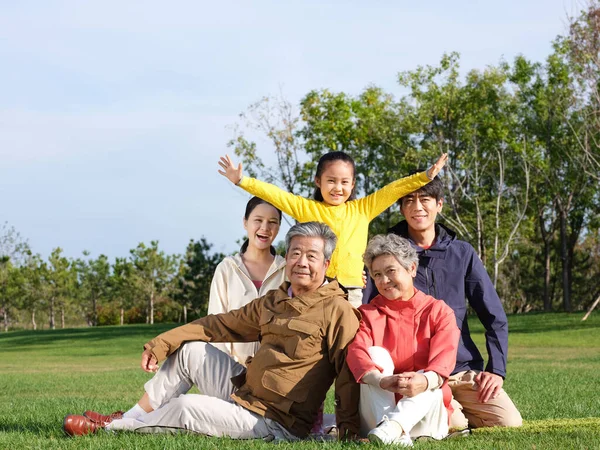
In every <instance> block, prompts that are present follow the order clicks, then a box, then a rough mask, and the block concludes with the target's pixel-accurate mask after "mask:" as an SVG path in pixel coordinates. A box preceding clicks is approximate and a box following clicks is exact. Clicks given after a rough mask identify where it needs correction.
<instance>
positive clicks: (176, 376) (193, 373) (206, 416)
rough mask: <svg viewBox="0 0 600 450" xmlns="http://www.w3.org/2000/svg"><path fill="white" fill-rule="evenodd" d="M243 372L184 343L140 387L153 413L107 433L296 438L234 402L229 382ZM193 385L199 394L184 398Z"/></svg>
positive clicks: (204, 347) (213, 351)
mask: <svg viewBox="0 0 600 450" xmlns="http://www.w3.org/2000/svg"><path fill="white" fill-rule="evenodd" d="M244 370H245V367H244V366H242V365H241V364H239V363H238V362H236V361H235V360H234V359H233V358H231V357H230V356H229V355H227V354H225V353H223V352H222V351H220V350H218V349H217V348H215V347H213V346H212V345H210V344H207V343H204V342H188V343H186V344H184V345H182V346H181V347H180V348H179V350H177V352H175V353H174V354H173V355H171V356H170V357H169V358H167V360H166V361H165V362H164V363H163V365H162V366H161V368H160V369H159V371H158V372H157V373H156V375H154V377H153V378H152V379H151V380H150V381H148V382H147V383H146V384H145V386H144V388H145V390H146V392H147V394H148V396H149V399H150V405H151V406H152V407H153V408H154V411H152V412H149V413H147V414H143V415H142V416H140V417H138V418H137V419H120V420H114V421H113V422H112V423H110V424H109V425H108V426H107V427H106V428H107V429H108V430H135V431H141V432H169V431H174V430H188V431H193V432H196V433H201V434H205V435H208V436H219V437H220V436H229V437H231V438H234V439H255V438H266V437H270V436H272V437H273V438H275V439H291V440H293V439H297V438H296V437H295V436H293V435H292V434H290V433H289V432H288V431H287V430H286V429H285V428H283V426H281V425H280V424H279V423H277V422H275V421H273V420H271V419H265V418H264V417H262V416H260V415H259V414H256V413H253V412H251V411H249V410H247V409H245V408H243V407H241V406H239V405H238V404H237V403H235V402H234V401H233V400H232V399H231V398H230V396H231V394H232V393H233V391H234V389H235V388H234V386H233V385H232V384H231V381H230V379H231V377H233V376H236V375H239V374H241V373H242V372H243V371H244ZM193 385H196V386H198V389H199V391H200V392H201V394H186V392H188V391H189V390H190V389H191V387H192V386H193Z"/></svg>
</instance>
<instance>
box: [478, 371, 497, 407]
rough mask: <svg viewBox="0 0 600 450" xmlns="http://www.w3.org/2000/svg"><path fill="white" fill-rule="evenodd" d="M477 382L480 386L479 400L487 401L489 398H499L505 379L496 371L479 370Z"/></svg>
mask: <svg viewBox="0 0 600 450" xmlns="http://www.w3.org/2000/svg"><path fill="white" fill-rule="evenodd" d="M475 382H476V383H477V384H478V386H479V388H478V390H479V392H478V400H479V401H480V402H481V403H486V402H487V401H488V400H490V399H492V398H497V397H498V395H500V389H502V385H503V384H504V379H503V378H502V377H501V376H500V375H496V374H495V373H491V372H479V373H478V374H477V376H476V377H475Z"/></svg>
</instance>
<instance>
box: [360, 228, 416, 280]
mask: <svg viewBox="0 0 600 450" xmlns="http://www.w3.org/2000/svg"><path fill="white" fill-rule="evenodd" d="M381 255H392V256H393V257H394V258H396V259H397V260H398V263H400V265H401V266H402V267H404V268H405V269H406V270H410V269H411V268H412V266H413V264H417V265H418V263H419V257H418V256H417V251H416V250H415V249H414V248H413V246H412V245H410V242H408V240H407V239H404V238H403V237H400V236H398V235H396V234H378V235H377V236H373V237H372V238H371V239H370V240H369V243H368V244H367V249H366V250H365V254H364V256H363V261H364V262H365V265H366V266H367V268H368V269H369V273H371V266H372V264H373V260H374V259H375V258H377V257H378V256H381Z"/></svg>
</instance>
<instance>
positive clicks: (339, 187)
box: [315, 160, 354, 206]
mask: <svg viewBox="0 0 600 450" xmlns="http://www.w3.org/2000/svg"><path fill="white" fill-rule="evenodd" d="M315 184H316V185H317V187H318V188H319V189H320V190H321V195H322V196H323V201H324V202H325V203H327V204H328V205H331V206H338V205H341V204H343V203H345V202H346V201H347V200H348V198H350V195H351V194H352V189H354V168H353V167H352V164H350V163H349V162H346V161H339V160H337V161H331V162H329V163H328V164H327V166H326V167H325V170H324V171H323V173H322V174H321V176H320V177H315Z"/></svg>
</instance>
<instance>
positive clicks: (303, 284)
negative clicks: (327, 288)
mask: <svg viewBox="0 0 600 450" xmlns="http://www.w3.org/2000/svg"><path fill="white" fill-rule="evenodd" d="M324 249H325V242H324V241H323V239H321V238H318V237H307V236H294V237H293V238H292V241H291V242H290V248H289V249H288V251H287V254H286V255H285V260H286V262H287V265H286V267H285V274H286V275H287V277H288V279H289V280H290V283H291V285H292V292H293V293H294V295H301V294H305V293H307V292H312V291H315V290H317V288H318V287H319V286H321V284H323V281H325V272H327V268H328V267H329V260H325V256H324V254H323V250H324Z"/></svg>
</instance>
